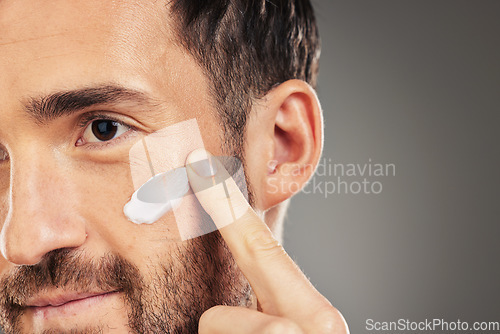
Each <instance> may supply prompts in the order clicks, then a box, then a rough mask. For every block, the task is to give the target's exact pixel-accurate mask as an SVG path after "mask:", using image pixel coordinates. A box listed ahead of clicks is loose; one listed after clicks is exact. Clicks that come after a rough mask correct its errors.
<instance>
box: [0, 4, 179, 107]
mask: <svg viewBox="0 0 500 334" xmlns="http://www.w3.org/2000/svg"><path fill="white" fill-rule="evenodd" d="M167 14H168V11H167V9H166V8H165V2H164V1H127V0H125V1H124V0H120V1H106V0H82V1H68V0H48V1H38V0H33V1H30V0H7V1H6V0H0V73H1V76H0V99H2V100H3V101H4V102H5V100H6V99H8V97H9V96H16V95H18V94H17V93H19V95H20V94H21V92H23V93H28V94H30V93H35V94H36V93H37V92H40V91H50V90H53V89H60V88H64V89H67V88H73V87H71V86H72V85H78V84H80V85H81V84H92V83H93V82H95V83H99V82H110V81H120V82H122V83H123V81H130V82H129V84H130V85H132V86H134V85H141V84H143V83H140V82H138V81H141V80H140V79H139V78H144V76H145V75H147V76H150V77H151V76H153V77H154V76H155V75H159V73H158V71H160V68H159V67H158V66H157V65H158V62H162V64H163V65H166V66H167V67H168V63H169V62H171V65H172V66H174V65H175V60H174V59H172V58H176V57H177V58H178V55H173V54H172V53H174V51H173V50H172V48H171V46H172V44H173V43H172V41H171V34H170V33H169V29H168V15H167ZM164 67H165V66H163V67H162V68H164ZM82 80H87V81H93V82H86V83H85V82H82ZM134 81H137V82H134ZM142 81H144V80H142ZM2 92H3V93H2ZM7 92H8V94H9V96H5V95H4V96H2V95H3V94H7Z"/></svg>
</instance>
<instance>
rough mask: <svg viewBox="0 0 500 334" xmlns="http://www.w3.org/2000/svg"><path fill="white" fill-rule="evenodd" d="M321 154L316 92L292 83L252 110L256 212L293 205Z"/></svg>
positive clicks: (250, 162)
mask: <svg viewBox="0 0 500 334" xmlns="http://www.w3.org/2000/svg"><path fill="white" fill-rule="evenodd" d="M322 148H323V115H322V111H321V107H320V104H319V100H318V97H317V95H316V92H315V91H314V89H313V88H312V87H311V86H310V85H308V84H307V83H306V82H304V81H301V80H289V81H286V82H284V83H282V84H280V85H279V86H277V87H275V88H274V89H272V90H271V91H270V92H269V93H268V94H266V96H265V97H264V98H262V99H260V100H258V101H256V102H254V106H253V108H252V113H251V115H250V117H249V120H248V123H247V130H246V144H245V162H246V168H247V169H246V172H247V175H248V177H249V180H250V183H251V186H252V190H253V192H254V200H255V206H256V209H260V210H264V211H266V210H268V209H270V208H272V207H274V206H275V205H277V204H279V203H281V202H283V201H285V200H287V199H289V198H290V197H292V196H293V195H294V194H295V193H297V192H298V191H300V190H301V189H302V188H303V187H304V186H305V184H306V183H307V182H308V181H309V179H310V178H311V176H312V174H313V173H314V170H315V169H316V166H317V164H318V161H319V158H320V156H321V151H322Z"/></svg>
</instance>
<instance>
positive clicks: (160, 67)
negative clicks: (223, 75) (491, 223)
mask: <svg viewBox="0 0 500 334" xmlns="http://www.w3.org/2000/svg"><path fill="white" fill-rule="evenodd" d="M170 20H171V18H170V17H169V16H168V10H167V9H166V8H165V4H164V2H162V1H159V2H151V1H143V2H139V1H101V0H96V1H88V0H87V1H79V2H76V1H66V0H61V1H57V0H54V1H43V2H40V1H27V0H26V1H13V0H12V1H8V0H7V1H5V0H4V1H0V160H1V161H0V228H1V234H0V247H1V255H0V284H1V285H0V326H3V327H4V329H5V330H6V331H7V333H42V332H45V333H53V332H54V333H55V332H57V333H64V332H68V333H70V332H71V333H80V332H81V333H86V332H89V333H93V332H117V333H124V332H129V331H130V332H139V333H147V332H150V331H151V332H153V333H159V332H169V331H174V330H176V328H177V329H183V330H184V331H182V330H180V331H179V332H190V331H192V330H194V329H195V326H196V319H197V317H198V316H199V315H200V314H201V312H202V311H203V310H205V309H206V308H208V307H210V306H212V305H215V304H222V303H226V304H233V305H234V304H238V303H241V302H246V299H245V298H246V293H247V292H248V290H247V284H245V281H244V279H242V277H241V274H240V273H239V271H237V269H235V265H234V262H233V260H232V258H231V257H230V256H229V253H228V251H227V249H226V248H225V247H224V246H223V244H222V243H221V241H220V239H219V237H218V234H217V233H212V234H210V235H206V236H204V237H201V238H198V239H195V240H191V241H186V242H171V241H168V240H170V239H171V238H170V236H171V234H172V233H176V232H175V228H174V227H175V224H176V222H175V219H174V217H173V215H172V214H167V216H165V217H164V218H162V219H161V221H159V222H157V223H156V224H153V225H147V226H145V225H135V224H132V223H130V222H128V221H127V219H126V217H125V216H124V215H123V205H124V204H125V203H126V202H127V201H128V199H129V198H130V195H131V194H132V193H133V191H134V186H133V182H132V177H131V172H130V166H129V155H128V154H129V150H130V148H131V147H132V145H133V144H134V143H136V142H137V141H138V140H139V139H140V138H141V137H143V136H145V135H147V134H149V133H153V132H155V131H157V130H160V129H162V128H165V127H168V126H169V125H172V124H175V123H178V122H181V121H184V120H188V119H192V118H196V120H197V122H198V125H199V127H200V131H201V134H202V137H203V141H204V144H205V148H207V149H208V150H210V151H212V152H214V153H217V152H220V147H221V142H220V139H219V138H222V135H221V133H220V128H219V126H218V123H217V121H216V118H215V112H214V108H213V104H212V103H211V98H210V96H209V92H208V84H207V82H206V78H205V77H204V75H203V73H202V70H201V68H200V67H198V66H197V65H196V63H195V62H194V60H193V59H192V58H191V57H190V56H188V55H187V54H186V53H185V51H184V50H183V49H182V48H181V47H179V46H177V44H176V43H175V36H174V34H173V32H172V29H171V28H169V24H168V23H169V22H170ZM138 92H140V93H138ZM51 97H52V98H54V97H57V98H59V102H61V101H63V102H65V101H66V104H64V103H58V104H54V103H53V99H52V100H51V99H50V98H51ZM65 98H67V99H66V100H64V99H65ZM75 99H76V102H75ZM68 101H70V103H67V102H68ZM89 101H90V102H89ZM74 102H75V103H74ZM97 102H98V103H97ZM75 104H78V106H79V107H78V108H75ZM54 106H55V107H54ZM61 106H65V108H61ZM82 106H83V107H82ZM80 107H82V108H80ZM185 141H189V138H187V139H185V140H179V143H178V147H179V148H180V149H179V150H180V151H182V148H183V147H184V146H183V145H184V142H185ZM173 144H175V143H173ZM172 155H173V156H172V157H169V158H171V159H173V161H175V159H181V157H177V156H176V152H173V153H172ZM178 162H179V163H180V162H181V161H180V160H179V161H178ZM76 299H81V300H80V301H74V300H76ZM68 300H69V301H71V302H69V303H66V302H67V301H68ZM64 303H66V304H64ZM59 304H64V305H62V306H58V305H59ZM47 305H48V306H47ZM190 326H191V327H190Z"/></svg>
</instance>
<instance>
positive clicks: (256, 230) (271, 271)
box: [186, 149, 326, 318]
mask: <svg viewBox="0 0 500 334" xmlns="http://www.w3.org/2000/svg"><path fill="white" fill-rule="evenodd" d="M186 167H187V168H186V170H187V174H188V178H189V182H190V184H191V187H192V188H193V191H194V192H195V194H196V197H197V198H198V200H199V202H200V203H201V205H202V206H203V208H204V209H205V211H206V212H207V213H208V214H209V215H210V217H211V218H212V220H213V221H214V223H215V225H216V226H217V228H218V230H219V232H220V233H221V235H222V237H223V238H224V240H225V241H226V243H227V245H228V247H229V249H230V250H231V252H232V254H233V256H234V258H235V261H236V263H237V264H238V266H239V268H240V269H241V271H242V272H243V274H244V275H245V277H246V278H247V279H248V281H249V282H250V284H251V286H252V288H253V290H254V291H255V294H256V296H257V298H258V300H259V302H260V305H261V307H262V309H263V310H264V311H265V312H266V313H270V314H273V315H281V316H282V315H285V314H287V315H290V313H297V314H296V315H297V317H299V316H300V317H301V318H302V317H304V316H306V315H305V314H304V313H305V312H304V310H303V309H302V310H297V308H296V304H297V303H299V305H308V309H309V310H311V312H314V307H315V305H317V306H318V307H320V306H323V305H324V303H325V301H326V300H325V299H324V297H322V296H321V295H320V294H319V293H318V292H317V291H316V290H315V289H314V287H313V286H312V285H311V283H310V282H309V280H308V279H307V278H306V277H305V276H304V274H303V273H302V271H301V270H300V269H299V268H298V267H297V265H296V264H295V263H294V262H293V260H292V259H291V258H290V257H289V256H288V254H287V253H286V252H285V250H284V249H283V247H282V246H281V245H280V243H279V242H278V241H277V240H276V238H274V236H273V234H272V232H271V231H270V229H269V227H268V226H267V225H266V224H265V223H264V222H263V221H262V220H261V218H260V217H259V216H258V215H257V214H256V212H255V211H254V210H253V209H252V207H251V206H250V205H249V203H248V202H247V200H246V199H245V197H244V196H243V194H242V193H241V191H240V190H239V188H238V186H237V185H236V183H235V181H234V180H233V179H232V178H231V176H230V175H229V173H228V172H227V171H226V169H225V168H224V166H223V165H222V164H221V163H220V162H219V161H218V160H217V159H216V158H215V157H213V156H212V155H210V154H209V153H208V152H206V151H205V150H201V149H199V150H195V151H193V152H192V153H191V154H190V155H189V156H188V158H187V165H186ZM290 293H293V298H294V303H290V297H291V296H290ZM294 304H295V305H294Z"/></svg>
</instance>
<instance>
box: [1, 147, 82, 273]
mask: <svg viewBox="0 0 500 334" xmlns="http://www.w3.org/2000/svg"><path fill="white" fill-rule="evenodd" d="M16 158H17V159H16ZM10 164H11V173H10V188H9V195H8V200H9V203H8V213H7V217H6V220H5V222H4V224H3V227H2V230H1V232H0V250H1V253H2V256H3V257H4V258H5V259H6V260H7V261H9V262H11V263H13V264H15V265H34V264H36V263H38V262H40V260H41V259H42V258H43V256H44V255H45V254H47V253H48V252H50V251H52V250H56V249H61V248H75V247H78V246H81V245H82V244H83V243H84V242H85V239H86V231H85V222H84V219H83V218H82V217H80V216H79V215H78V214H77V213H75V210H74V208H75V206H76V195H75V194H76V193H75V191H74V189H72V188H73V187H72V186H71V184H73V182H71V180H70V176H71V175H70V174H71V170H68V168H67V166H61V164H58V163H57V160H56V159H50V158H48V154H42V152H24V154H23V156H22V157H16V156H15V155H11V159H10Z"/></svg>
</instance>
